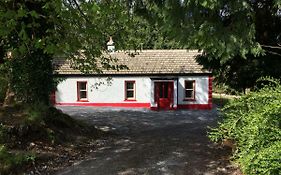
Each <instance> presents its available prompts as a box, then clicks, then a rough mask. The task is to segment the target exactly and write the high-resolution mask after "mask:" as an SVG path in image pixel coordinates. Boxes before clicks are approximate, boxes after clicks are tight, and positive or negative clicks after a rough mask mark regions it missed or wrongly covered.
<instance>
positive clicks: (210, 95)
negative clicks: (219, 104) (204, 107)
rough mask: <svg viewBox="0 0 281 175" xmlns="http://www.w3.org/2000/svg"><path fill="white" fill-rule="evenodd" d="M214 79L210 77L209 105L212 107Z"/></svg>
mask: <svg viewBox="0 0 281 175" xmlns="http://www.w3.org/2000/svg"><path fill="white" fill-rule="evenodd" d="M212 94H213V77H212V76H209V89H208V104H209V105H210V106H211V107H212V105H213V103H212Z"/></svg>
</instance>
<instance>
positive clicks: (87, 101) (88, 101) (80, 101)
mask: <svg viewBox="0 0 281 175" xmlns="http://www.w3.org/2000/svg"><path fill="white" fill-rule="evenodd" d="M77 102H89V101H88V100H77Z"/></svg>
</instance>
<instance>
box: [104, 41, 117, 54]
mask: <svg viewBox="0 0 281 175" xmlns="http://www.w3.org/2000/svg"><path fill="white" fill-rule="evenodd" d="M106 45H107V50H108V52H111V53H113V52H115V46H114V42H113V40H112V37H109V41H108V42H107V44H106Z"/></svg>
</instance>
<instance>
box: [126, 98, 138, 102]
mask: <svg viewBox="0 0 281 175" xmlns="http://www.w3.org/2000/svg"><path fill="white" fill-rule="evenodd" d="M124 101H129V102H130V101H137V100H133V99H132V100H130V99H127V100H124Z"/></svg>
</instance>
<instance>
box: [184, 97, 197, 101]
mask: <svg viewBox="0 0 281 175" xmlns="http://www.w3.org/2000/svg"><path fill="white" fill-rule="evenodd" d="M183 101H196V100H195V99H194V98H185V99H183Z"/></svg>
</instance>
